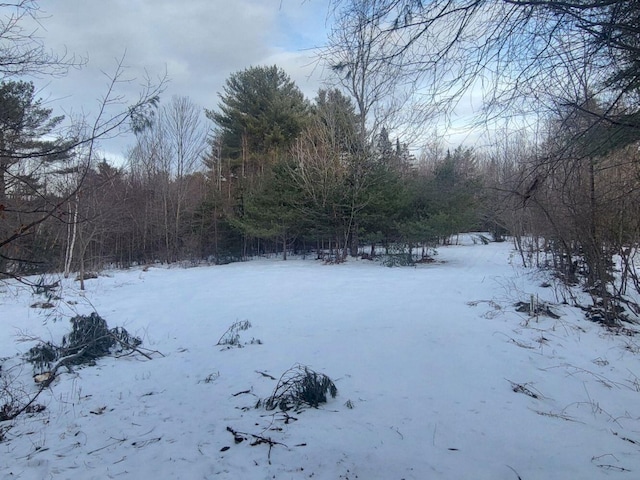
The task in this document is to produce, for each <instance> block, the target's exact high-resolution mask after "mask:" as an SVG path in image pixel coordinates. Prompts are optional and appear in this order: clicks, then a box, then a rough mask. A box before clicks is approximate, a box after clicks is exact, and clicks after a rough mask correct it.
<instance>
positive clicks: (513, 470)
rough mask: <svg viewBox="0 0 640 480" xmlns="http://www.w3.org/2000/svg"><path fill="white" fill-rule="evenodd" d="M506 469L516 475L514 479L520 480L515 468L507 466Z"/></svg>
mask: <svg viewBox="0 0 640 480" xmlns="http://www.w3.org/2000/svg"><path fill="white" fill-rule="evenodd" d="M506 467H507V468H508V469H510V470H511V471H512V472H513V473H515V474H516V477H518V480H522V477H521V476H520V475H519V474H518V472H516V470H515V468H513V467H511V466H509V465H506Z"/></svg>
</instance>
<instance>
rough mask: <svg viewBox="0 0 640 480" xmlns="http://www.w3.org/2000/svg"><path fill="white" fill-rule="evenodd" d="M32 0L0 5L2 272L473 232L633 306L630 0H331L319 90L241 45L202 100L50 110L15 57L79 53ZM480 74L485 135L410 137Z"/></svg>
mask: <svg viewBox="0 0 640 480" xmlns="http://www.w3.org/2000/svg"><path fill="white" fill-rule="evenodd" d="M37 6H38V5H37V2H35V1H26V0H25V1H20V2H15V3H14V4H10V5H8V6H4V5H3V6H2V7H1V8H2V9H3V10H4V11H5V12H4V16H3V19H2V20H1V21H2V24H1V25H0V40H1V42H2V43H1V46H0V75H1V77H2V81H1V84H0V273H1V274H2V276H3V277H6V278H23V277H24V276H27V275H34V274H43V273H47V272H54V271H55V272H64V274H65V276H69V275H70V274H72V273H73V274H74V275H75V274H77V275H79V278H81V279H82V280H83V279H84V277H85V275H86V274H88V273H89V272H93V271H96V270H99V269H103V268H111V267H117V268H127V267H130V266H134V265H145V264H152V263H156V262H160V263H177V262H186V263H187V264H198V263H200V262H209V263H214V264H223V263H228V262H233V261H241V260H246V259H249V258H252V257H255V256H257V255H272V254H278V255H281V256H282V258H283V259H285V260H286V258H287V256H288V255H292V254H304V255H313V256H314V257H315V258H319V259H323V260H324V261H326V262H327V263H340V262H343V261H345V260H346V259H347V258H348V257H362V258H373V257H374V256H376V255H377V254H379V253H380V252H385V253H386V254H388V255H390V257H389V258H393V259H394V262H396V263H398V264H402V265H408V264H413V263H415V262H419V261H429V260H430V257H431V255H432V253H433V248H436V247H437V246H438V245H442V244H446V243H448V242H450V241H452V240H453V239H455V234H457V233H459V232H468V231H486V232H490V233H491V235H492V237H493V238H492V240H494V241H504V240H505V239H507V240H509V241H513V242H514V245H515V246H516V247H517V249H518V252H519V255H520V261H521V262H523V263H524V264H525V265H527V266H536V267H545V268H551V269H553V270H554V271H555V272H556V275H557V277H558V278H559V279H560V280H562V281H563V282H565V283H566V284H569V285H582V286H583V287H584V288H585V289H586V290H587V291H589V293H590V294H591V295H592V299H593V306H591V307H590V308H592V309H593V311H594V312H595V313H594V315H598V316H599V317H598V318H601V320H602V321H603V322H604V323H606V324H609V325H613V324H617V323H618V322H620V321H621V320H625V319H628V317H627V316H626V315H627V314H628V313H625V314H624V315H623V314H622V313H621V312H623V311H624V312H631V313H633V314H638V313H640V308H639V307H638V305H637V304H636V303H635V302H634V301H633V298H634V294H637V293H638V292H639V291H640V276H639V273H638V271H637V270H636V265H635V257H636V254H637V248H638V241H639V240H640V212H639V208H640V193H639V189H638V187H639V186H640V158H639V155H640V153H639V152H638V146H639V143H638V142H639V140H640V133H639V130H638V128H639V127H640V123H639V121H638V115H639V113H638V112H639V110H640V102H639V97H638V94H639V93H640V68H639V63H638V62H639V60H638V59H639V58H640V56H639V53H640V51H639V50H640V47H639V39H640V8H638V5H637V3H636V2H633V1H591V0H576V1H569V2H567V1H563V2H559V1H540V0H536V1H525V0H503V1H486V0H457V1H441V0H436V1H432V2H421V1H415V0H367V1H356V0H336V1H334V2H333V3H332V10H331V12H332V15H333V17H334V18H333V23H332V27H331V31H330V32H329V33H328V39H327V43H326V45H325V46H323V47H322V48H321V49H319V51H318V62H322V64H323V65H326V66H327V68H328V71H330V72H331V78H330V79H328V82H327V86H326V88H321V89H320V90H318V92H317V94H316V96H315V97H314V98H305V96H304V95H303V94H302V92H301V90H300V89H299V88H298V86H297V85H296V84H295V83H294V82H293V81H292V80H291V78H290V76H289V75H288V74H287V73H286V72H285V71H284V70H283V69H282V68H280V67H279V66H278V65H255V66H249V67H247V68H246V69H243V70H240V71H237V72H234V73H232V74H231V75H229V77H228V78H227V80H226V82H225V86H224V88H223V90H222V91H220V92H217V93H218V97H217V98H218V102H217V104H212V105H203V106H201V105H196V104H195V103H193V102H192V101H191V100H190V98H189V97H188V95H184V96H173V97H171V98H169V99H166V98H164V97H163V96H162V91H163V85H162V82H160V83H158V84H151V83H150V84H148V85H146V86H145V87H144V88H143V90H142V92H141V95H140V99H139V101H137V102H135V103H133V104H131V105H126V106H123V108H122V111H121V112H120V113H119V114H116V115H113V116H108V117H107V116H105V117H102V116H98V118H96V119H94V120H93V121H84V122H79V123H77V124H74V125H73V126H72V127H64V128H63V127H62V126H63V125H66V124H65V123H64V120H65V119H64V118H63V117H61V116H57V115H56V114H55V113H54V110H53V109H52V108H50V107H49V106H48V105H47V104H46V103H45V102H43V100H42V99H41V98H39V96H38V94H37V89H36V86H35V85H34V81H33V80H31V79H29V75H32V74H34V73H37V74H39V75H45V76H47V75H53V76H56V77H57V76H60V75H61V74H62V75H63V74H64V71H65V70H67V69H69V68H72V67H75V66H77V65H76V62H77V60H76V59H75V58H73V57H67V56H62V57H60V56H56V55H55V54H53V53H50V51H49V50H48V49H47V48H46V46H45V45H43V44H41V43H39V42H38V39H37V38H32V37H30V36H29V34H28V32H25V31H23V30H22V29H21V28H20V25H21V23H20V22H21V19H22V18H24V16H26V15H32V14H34V12H36V11H37ZM120 74H121V72H120V70H118V71H116V72H115V74H114V75H113V76H112V79H113V83H112V87H113V88H114V90H115V89H116V87H117V86H118V79H119V75H120ZM56 81H64V77H63V76H62V78H61V79H60V80H56ZM479 84H483V85H485V87H487V88H486V89H485V90H484V92H483V95H484V100H485V103H484V105H485V106H484V109H483V112H482V115H481V118H480V119H479V120H478V122H479V123H481V124H483V125H484V126H485V127H486V129H487V130H490V131H491V132H492V134H491V138H492V142H490V143H489V144H486V145H482V146H481V147H477V148H474V147H470V146H466V145H460V146H458V147H455V148H443V147H442V146H441V144H439V143H438V142H437V141H436V139H433V141H432V142H429V141H425V140H424V132H428V131H429V129H430V121H431V119H432V118H434V116H435V115H436V114H437V113H442V112H444V114H445V115H450V114H451V112H452V111H453V109H454V108H455V105H456V104H457V102H459V101H460V98H461V96H463V95H464V94H465V93H467V92H469V91H470V90H473V89H475V88H478V85H479ZM185 93H188V92H185ZM114 99H117V95H116V94H115V93H113V92H112V91H111V90H109V91H108V92H107V94H106V95H105V97H104V100H103V102H104V105H105V106H106V105H108V104H110V103H111V102H113V101H114ZM123 130H128V131H131V132H133V133H134V134H135V143H134V144H133V145H132V146H131V148H130V149H129V151H128V152H127V153H126V163H125V164H122V165H115V164H112V163H109V162H108V161H107V160H105V159H104V158H103V157H101V155H100V151H99V149H98V148H97V144H98V142H99V140H100V139H101V138H103V137H107V136H110V135H113V134H115V133H117V132H120V131H123ZM419 142H421V144H419ZM427 145H428V146H427ZM568 300H570V299H568Z"/></svg>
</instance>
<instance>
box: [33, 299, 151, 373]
mask: <svg viewBox="0 0 640 480" xmlns="http://www.w3.org/2000/svg"><path fill="white" fill-rule="evenodd" d="M71 326H72V329H71V332H70V333H69V334H68V335H65V336H64V337H62V345H61V346H57V345H54V344H53V343H51V342H42V343H40V344H38V345H36V346H35V347H33V348H31V349H30V350H29V351H28V352H27V355H26V359H27V361H28V362H29V363H31V364H33V366H34V370H36V371H40V372H44V371H46V370H48V369H49V368H51V366H52V365H53V363H54V362H59V361H61V360H62V359H67V361H66V362H65V363H66V364H67V365H69V364H72V365H81V364H89V363H93V362H94V361H95V359H97V358H100V357H104V356H107V355H109V354H111V353H112V352H114V351H116V352H123V351H127V350H133V349H135V348H136V347H138V346H139V345H140V344H141V343H142V340H140V339H139V338H138V337H134V336H132V335H130V334H129V332H127V331H126V330H125V329H124V328H122V327H116V328H112V329H109V327H108V326H107V322H106V321H105V320H104V319H103V318H102V317H100V315H98V314H97V313H95V312H94V313H92V314H91V315H77V316H75V317H73V318H72V319H71Z"/></svg>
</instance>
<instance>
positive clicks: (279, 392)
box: [264, 365, 338, 412]
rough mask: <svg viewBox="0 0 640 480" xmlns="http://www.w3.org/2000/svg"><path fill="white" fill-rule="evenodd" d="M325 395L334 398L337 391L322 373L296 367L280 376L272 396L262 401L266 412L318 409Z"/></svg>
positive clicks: (299, 366)
mask: <svg viewBox="0 0 640 480" xmlns="http://www.w3.org/2000/svg"><path fill="white" fill-rule="evenodd" d="M327 394H330V395H331V398H335V397H336V395H337V394H338V389H337V388H336V385H335V384H334V383H333V381H332V380H331V379H330V378H329V377H328V376H326V375H325V374H323V373H317V372H314V371H313V370H311V369H310V368H309V367H306V366H303V365H296V366H294V367H292V368H290V369H289V370H287V371H286V372H284V373H283V374H282V376H281V377H280V380H279V381H278V384H277V385H276V388H275V390H274V391H273V394H271V396H270V397H269V398H267V399H266V400H265V401H264V405H265V408H266V409H267V410H274V409H275V408H279V409H280V410H282V411H285V412H286V411H287V410H291V409H298V408H300V407H301V406H303V405H308V406H310V407H313V408H318V406H319V405H320V404H321V403H326V402H327Z"/></svg>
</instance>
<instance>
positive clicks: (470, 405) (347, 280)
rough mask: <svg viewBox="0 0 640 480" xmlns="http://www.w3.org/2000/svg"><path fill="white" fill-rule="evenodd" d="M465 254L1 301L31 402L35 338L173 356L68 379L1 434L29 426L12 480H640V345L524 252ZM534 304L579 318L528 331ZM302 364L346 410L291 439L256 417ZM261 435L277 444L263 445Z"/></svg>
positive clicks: (302, 416)
mask: <svg viewBox="0 0 640 480" xmlns="http://www.w3.org/2000/svg"><path fill="white" fill-rule="evenodd" d="M463 240H464V239H463ZM466 240H469V238H466ZM463 243H466V244H464V245H458V246H451V247H446V248H441V249H439V251H438V255H437V257H436V260H437V262H436V263H432V264H425V265H419V266H417V267H399V268H386V267H383V266H381V265H380V264H377V263H374V262H369V261H365V260H351V261H349V262H347V263H345V264H341V265H323V264H322V263H321V262H318V261H315V260H309V259H307V260H302V259H294V260H288V261H286V262H283V261H282V260H277V259H261V260H254V261H251V262H247V263H236V264H230V265H225V266H210V267H197V268H166V267H162V266H156V267H152V268H149V269H148V270H146V271H144V270H143V269H131V270H128V271H109V272H105V273H103V275H102V276H100V277H99V278H98V279H95V280H89V281H87V290H86V292H80V291H78V290H77V285H74V282H72V281H70V280H64V281H63V282H62V290H61V292H62V295H61V296H62V298H63V301H62V302H61V303H60V305H59V306H58V308H57V309H55V310H54V311H53V312H52V311H50V310H42V309H34V308H30V307H29V306H30V305H31V304H33V303H35V302H36V301H38V300H41V299H42V296H37V295H34V294H33V293H32V292H31V291H30V290H28V289H25V288H21V287H19V286H17V285H13V284H4V285H3V286H0V325H1V326H2V328H0V357H3V358H4V362H3V361H2V360H0V363H2V364H3V367H2V374H3V375H4V376H5V378H7V375H8V374H11V375H17V374H18V373H20V374H21V376H20V377H18V379H17V380H16V381H23V382H25V383H24V386H23V388H24V389H25V390H27V391H28V392H35V391H36V390H37V386H36V385H35V384H33V382H32V381H31V373H32V371H31V367H30V366H29V365H22V366H21V363H22V361H21V359H20V357H19V356H18V355H17V354H19V353H23V352H25V351H26V350H28V349H29V348H30V347H31V346H33V345H34V343H33V342H19V341H17V340H18V339H19V338H20V337H21V336H22V337H24V336H25V335H32V336H34V337H39V338H43V339H45V340H52V341H54V342H59V341H60V339H61V337H62V335H63V334H65V333H67V332H68V330H69V329H70V325H69V322H68V321H67V320H66V319H68V318H69V317H70V316H72V315H74V314H76V313H82V314H88V313H90V312H91V311H93V309H95V310H96V311H97V312H98V313H99V314H100V315H101V316H102V317H103V318H105V319H106V320H107V322H108V324H109V326H110V327H115V326H124V327H125V328H126V329H127V330H128V331H129V332H130V333H132V334H135V335H138V336H140V337H142V339H143V347H145V348H148V349H150V350H155V351H157V352H160V353H161V354H162V355H163V356H161V355H160V354H159V353H154V354H153V355H152V356H153V359H152V360H148V359H146V358H144V357H143V356H141V355H130V356H125V357H121V358H112V357H109V358H103V359H100V360H99V361H98V362H97V365H95V366H92V367H83V368H74V371H73V372H72V373H69V372H66V371H65V370H64V369H61V370H60V371H59V375H58V377H57V379H56V380H55V381H54V382H53V384H52V385H51V387H50V388H49V389H47V390H45V391H44V392H43V393H42V394H41V396H40V397H39V398H38V402H39V403H41V404H43V405H44V406H45V407H46V409H45V410H44V411H42V412H40V413H37V414H28V415H22V416H20V417H19V418H18V419H16V420H14V421H12V422H2V423H0V429H2V428H3V427H4V428H5V430H6V428H7V426H10V427H11V428H10V429H8V430H7V431H6V432H5V437H6V438H5V439H4V441H3V442H1V443H0V479H1V480H4V479H45V478H47V479H48V478H55V479H65V478H73V479H104V478H136V479H147V478H155V479H176V478H184V479H210V478H221V479H227V478H228V479H267V478H269V479H274V478H275V479H303V478H305V479H306V478H312V479H351V480H353V479H378V478H379V479H398V480H400V479H407V480H408V479H425V478H428V479H467V478H468V479H471V478H473V479H487V480H489V479H491V480H499V479H505V480H517V478H518V476H519V477H520V478H522V479H523V480H529V479H534V478H544V479H546V480H551V479H563V480H564V479H567V478H589V479H599V478H607V479H610V478H625V479H626V478H636V475H638V472H640V401H639V400H640V393H639V390H640V379H639V378H638V377H640V358H639V357H638V352H640V341H639V340H638V339H636V338H634V337H631V336H625V335H614V334H612V333H609V332H606V331H605V330H604V329H603V328H602V327H601V326H599V325H597V324H594V323H591V322H588V321H586V320H585V319H584V318H583V315H582V312H580V311H579V310H577V309H575V308H571V307H569V306H567V305H561V304H559V303H558V298H556V295H557V293H558V289H557V288H543V287H541V286H540V285H541V284H542V282H543V280H546V279H547V278H546V277H545V276H544V274H543V273H541V272H536V271H533V270H525V269H523V268H521V267H520V266H519V265H518V262H517V257H515V256H514V255H513V252H512V251H511V248H510V245H509V244H508V243H501V244H500V243H493V244H489V245H480V244H478V245H474V244H473V242H471V241H466V242H463ZM532 294H533V295H537V296H539V298H540V300H544V301H548V302H552V303H555V305H554V306H553V309H554V311H556V312H558V313H559V314H561V317H560V319H557V320H555V319H551V318H548V317H542V316H541V317H539V318H538V319H536V318H529V317H528V316H527V315H526V314H523V313H517V312H516V311H515V308H514V306H513V305H514V303H516V302H517V301H528V300H529V298H530V295H532ZM73 302H77V304H74V303H73ZM55 318H57V319H58V320H59V321H54V319H55ZM242 320H249V321H250V322H251V324H252V327H251V328H250V329H248V330H247V331H244V332H241V339H242V341H243V342H250V341H251V339H259V340H260V341H261V342H262V343H261V344H247V345H245V346H244V347H243V348H223V347H221V346H216V343H217V341H218V339H219V338H220V337H221V336H222V335H223V334H224V333H225V331H226V330H227V328H228V327H229V326H230V325H231V324H233V323H234V322H236V321H242ZM296 364H302V365H307V366H309V367H310V368H312V369H313V370H315V371H317V372H320V373H324V374H326V375H328V376H329V377H330V378H331V379H333V380H334V381H335V383H336V386H337V387H338V396H337V397H336V398H335V399H331V398H330V399H329V401H328V402H327V403H326V404H324V405H321V407H320V408H318V409H312V408H308V409H305V410H304V411H303V412H300V413H291V412H289V414H290V415H292V416H293V417H294V418H295V419H296V420H291V421H289V422H285V417H284V416H283V415H282V414H278V413H277V412H274V411H267V410H265V409H263V408H254V406H255V404H256V402H257V400H258V399H264V398H266V397H268V396H269V395H270V394H271V393H272V392H273V389H274V388H275V386H276V381H275V380H272V379H270V378H268V377H267V376H264V375H262V374H261V373H260V372H263V373H266V374H268V375H271V376H273V377H276V378H279V377H280V375H282V374H283V373H284V372H285V371H286V370H287V369H289V368H291V367H292V366H294V365H296ZM518 387H520V388H518ZM514 389H515V390H520V391H514ZM247 390H249V393H240V392H246V391H247ZM525 392H527V393H530V394H533V395H535V396H536V397H537V398H534V397H533V396H529V395H527V394H526V393H525ZM349 406H352V407H353V408H349ZM228 427H230V428H231V429H233V430H234V431H238V432H243V433H244V436H245V437H246V438H247V440H246V441H243V442H242V443H237V444H236V443H235V442H234V436H233V435H232V434H231V433H230V432H229V431H228V430H227V428H228ZM1 431H2V430H0V432H1ZM252 435H256V436H258V437H262V438H269V439H271V440H272V441H273V442H277V443H274V444H273V445H272V446H271V448H270V446H269V445H268V444H265V443H262V444H259V445H255V446H251V445H250V443H252V441H253V440H254V439H255V438H256V437H252ZM224 447H229V448H228V449H225V450H224V451H222V450H223V448H224Z"/></svg>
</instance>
